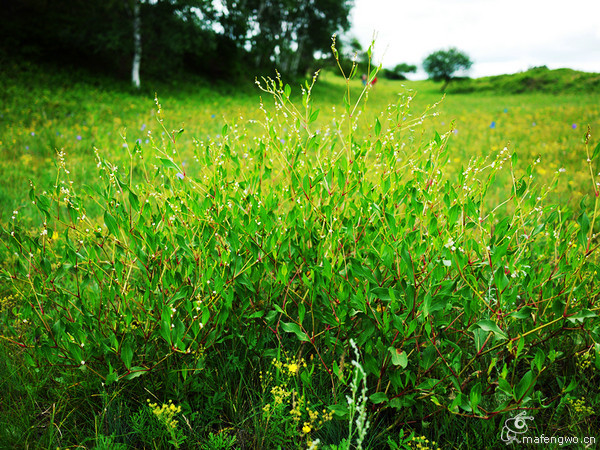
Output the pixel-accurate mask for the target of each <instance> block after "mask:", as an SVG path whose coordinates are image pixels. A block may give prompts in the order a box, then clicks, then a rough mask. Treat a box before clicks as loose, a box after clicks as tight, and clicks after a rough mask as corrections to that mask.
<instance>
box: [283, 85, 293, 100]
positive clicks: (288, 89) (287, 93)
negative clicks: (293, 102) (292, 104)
mask: <svg viewBox="0 0 600 450" xmlns="http://www.w3.org/2000/svg"><path fill="white" fill-rule="evenodd" d="M291 93H292V88H291V87H290V85H289V84H286V85H285V86H284V87H283V95H285V96H286V98H289V97H290V94H291Z"/></svg>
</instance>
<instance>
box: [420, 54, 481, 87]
mask: <svg viewBox="0 0 600 450" xmlns="http://www.w3.org/2000/svg"><path fill="white" fill-rule="evenodd" d="M472 65H473V61H471V59H470V58H469V57H468V56H467V55H466V54H465V53H463V52H461V51H460V50H458V49H456V48H450V49H448V50H438V51H436V52H434V53H432V54H430V55H429V56H428V57H427V58H425V59H424V60H423V69H424V70H425V72H427V74H428V75H429V78H431V79H433V80H434V81H443V82H444V84H443V85H442V92H443V91H445V90H446V87H448V84H449V83H450V81H451V80H452V78H453V77H454V74H455V73H456V72H458V71H460V70H468V69H470V68H471V66H472Z"/></svg>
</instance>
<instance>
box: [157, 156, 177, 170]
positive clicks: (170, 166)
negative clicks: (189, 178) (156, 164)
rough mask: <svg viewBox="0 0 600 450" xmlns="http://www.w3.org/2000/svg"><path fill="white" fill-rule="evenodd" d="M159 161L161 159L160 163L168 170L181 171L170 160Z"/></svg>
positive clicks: (162, 159)
mask: <svg viewBox="0 0 600 450" xmlns="http://www.w3.org/2000/svg"><path fill="white" fill-rule="evenodd" d="M159 159H160V162H161V163H162V165H163V166H164V167H166V168H167V169H175V170H179V167H177V164H175V163H174V162H173V161H171V160H170V159H167V158H159Z"/></svg>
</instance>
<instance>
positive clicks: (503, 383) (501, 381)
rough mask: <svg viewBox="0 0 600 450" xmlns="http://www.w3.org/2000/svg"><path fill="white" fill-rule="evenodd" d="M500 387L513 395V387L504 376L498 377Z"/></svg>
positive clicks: (507, 393)
mask: <svg viewBox="0 0 600 450" xmlns="http://www.w3.org/2000/svg"><path fill="white" fill-rule="evenodd" d="M498 387H499V388H500V390H501V391H504V393H505V394H506V395H510V396H512V395H513V388H512V386H511V385H510V383H509V382H508V381H506V380H505V379H504V378H498Z"/></svg>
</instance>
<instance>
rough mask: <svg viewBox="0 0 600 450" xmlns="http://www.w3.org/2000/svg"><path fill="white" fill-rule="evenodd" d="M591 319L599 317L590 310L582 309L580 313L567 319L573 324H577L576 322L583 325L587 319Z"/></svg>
mask: <svg viewBox="0 0 600 450" xmlns="http://www.w3.org/2000/svg"><path fill="white" fill-rule="evenodd" d="M591 317H597V314H596V313H594V312H592V311H590V310H589V309H582V310H581V311H579V312H578V313H576V314H573V315H572V316H569V317H567V320H568V321H569V322H571V323H575V322H579V323H583V321H584V320H585V319H589V318H591Z"/></svg>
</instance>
